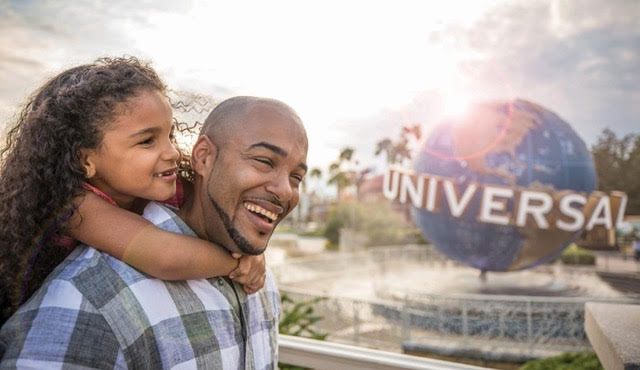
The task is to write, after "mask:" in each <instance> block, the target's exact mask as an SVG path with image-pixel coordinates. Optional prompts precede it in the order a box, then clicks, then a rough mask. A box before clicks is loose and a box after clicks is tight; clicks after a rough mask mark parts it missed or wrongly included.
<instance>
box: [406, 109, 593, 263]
mask: <svg viewBox="0 0 640 370" xmlns="http://www.w3.org/2000/svg"><path fill="white" fill-rule="evenodd" d="M414 169H415V171H416V172H417V173H420V174H431V175H436V176H442V177H446V178H450V179H452V180H454V181H455V183H456V184H457V186H458V188H459V189H462V190H464V189H465V188H466V186H467V185H468V184H470V183H475V184H479V185H485V186H486V185H494V186H502V187H507V188H509V187H510V188H526V189H533V190H536V189H537V190H540V191H547V192H550V193H555V194H560V193H561V192H562V191H563V190H568V191H571V192H584V193H588V192H591V191H593V190H595V187H596V171H595V166H594V163H593V159H592V157H591V153H590V152H589V150H588V149H587V146H586V145H585V143H584V141H582V139H580V137H579V136H578V135H577V134H576V132H575V131H574V130H573V129H572V128H571V126H569V124H568V123H567V122H565V121H564V120H562V119H561V118H560V117H558V116H557V115H556V114H554V113H553V112H551V111H549V110H548V109H545V108H543V107H541V106H540V105H537V104H534V103H531V102H528V101H524V100H515V101H508V102H500V103H486V104H479V105H476V106H474V107H473V108H472V109H470V110H469V112H468V113H467V114H465V115H464V116H463V117H461V118H458V119H450V120H447V121H445V122H443V123H441V124H439V125H438V126H436V127H435V128H434V129H433V130H432V131H431V133H430V134H429V135H428V137H427V138H426V140H425V142H424V143H423V145H422V147H421V149H420V152H419V153H418V155H417V156H416V160H415V162H414ZM439 197H440V199H439V204H440V207H441V209H440V211H439V212H429V211H426V210H425V209H422V208H414V209H413V214H414V218H415V220H416V223H417V224H418V226H419V227H420V228H421V229H422V231H423V233H424V235H425V236H426V238H427V239H428V240H429V241H430V242H432V243H433V244H434V245H435V246H436V248H437V249H438V250H440V251H441V252H442V253H444V254H445V255H447V256H449V257H450V258H452V259H454V260H456V261H458V262H461V263H463V264H467V265H470V266H473V267H475V268H478V269H481V270H487V271H512V270H520V269H526V268H530V267H533V266H536V265H538V264H541V263H546V262H549V261H551V260H553V259H555V258H556V257H557V256H558V255H559V254H560V253H561V252H562V250H563V249H564V248H566V247H567V246H568V245H569V244H570V243H571V242H572V241H573V240H575V238H577V237H578V236H579V232H567V231H562V230H557V229H539V228H532V227H517V226H515V225H512V224H509V225H498V224H493V223H486V222H480V221H478V219H477V215H478V213H479V210H480V207H481V197H480V196H478V195H477V194H476V195H475V196H474V197H473V198H472V199H471V201H470V203H469V205H468V208H467V210H466V211H465V212H464V213H463V214H462V215H461V216H460V217H454V216H452V215H451V212H450V211H449V209H448V204H447V202H446V201H445V199H444V194H442V192H441V194H439ZM514 205H515V201H514V200H513V199H511V200H508V201H507V202H506V210H508V211H509V212H511V213H512V214H513V212H514V209H515V207H514Z"/></svg>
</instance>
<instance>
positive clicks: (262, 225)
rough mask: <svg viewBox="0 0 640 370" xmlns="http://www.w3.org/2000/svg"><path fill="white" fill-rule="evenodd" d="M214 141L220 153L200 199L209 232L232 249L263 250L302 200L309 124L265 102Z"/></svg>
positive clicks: (249, 252) (205, 179) (205, 178)
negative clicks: (299, 121)
mask: <svg viewBox="0 0 640 370" xmlns="http://www.w3.org/2000/svg"><path fill="white" fill-rule="evenodd" d="M213 141H214V142H217V143H218V145H216V149H217V150H216V157H215V159H214V160H213V168H212V169H211V171H210V173H209V174H208V175H207V174H204V176H203V186H204V187H206V194H205V195H204V196H203V197H201V199H202V201H203V204H202V208H203V210H204V217H205V228H206V230H207V231H206V232H207V236H208V238H209V239H210V240H211V241H214V242H218V243H220V244H222V245H224V246H226V247H227V248H228V249H229V250H231V251H234V252H241V253H244V254H260V253H262V252H264V250H265V248H266V246H267V242H268V241H269V238H270V237H271V234H272V233H273V230H274V229H275V227H276V225H277V224H278V223H279V222H280V221H282V219H283V218H284V217H285V216H286V215H287V214H288V213H289V212H291V210H292V209H293V208H295V206H296V205H297V204H298V199H299V194H298V187H299V185H300V182H301V181H302V179H303V177H304V175H305V173H306V171H307V166H306V158H307V137H306V134H305V132H304V128H303V127H302V126H301V124H299V123H298V122H296V121H295V120H294V118H293V117H291V116H290V115H289V114H288V113H287V112H286V111H283V110H282V109H278V108H276V107H272V106H269V105H264V104H262V105H255V106H253V107H252V108H251V109H250V112H249V113H248V115H247V118H246V122H244V123H241V124H238V125H235V126H233V127H231V128H230V129H229V130H227V134H226V135H225V140H215V138H213ZM209 220H211V222H210V221H209ZM221 229H222V230H221Z"/></svg>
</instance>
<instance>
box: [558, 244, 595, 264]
mask: <svg viewBox="0 0 640 370" xmlns="http://www.w3.org/2000/svg"><path fill="white" fill-rule="evenodd" d="M560 261H562V263H564V264H565V265H595V263H596V257H595V256H594V255H593V253H591V252H589V251H588V250H586V249H582V248H580V247H578V246H577V245H575V244H571V245H570V246H569V247H568V248H567V249H565V250H564V251H563V252H562V254H561V255H560Z"/></svg>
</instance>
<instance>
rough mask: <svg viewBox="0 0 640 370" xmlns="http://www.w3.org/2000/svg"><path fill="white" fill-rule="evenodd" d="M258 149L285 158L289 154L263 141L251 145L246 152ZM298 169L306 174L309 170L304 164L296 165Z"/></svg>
mask: <svg viewBox="0 0 640 370" xmlns="http://www.w3.org/2000/svg"><path fill="white" fill-rule="evenodd" d="M259 147H262V148H266V149H268V150H270V151H272V152H274V153H276V154H277V155H279V156H281V157H286V156H287V155H288V154H289V153H287V151H286V150H284V149H282V148H281V147H279V146H277V145H273V144H270V143H267V142H264V141H261V142H259V143H255V144H251V145H250V146H249V149H248V150H251V149H253V148H259ZM298 167H300V168H302V169H303V170H304V172H307V170H308V169H309V168H308V167H307V165H306V164H305V163H300V164H299V165H298Z"/></svg>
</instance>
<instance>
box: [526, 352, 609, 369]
mask: <svg viewBox="0 0 640 370" xmlns="http://www.w3.org/2000/svg"><path fill="white" fill-rule="evenodd" d="M602 369H603V368H602V364H600V360H598V356H596V354H595V353H593V352H582V353H563V354H561V355H560V356H555V357H549V358H545V359H542V360H533V361H528V362H526V363H525V364H524V365H522V367H520V370H602Z"/></svg>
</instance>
